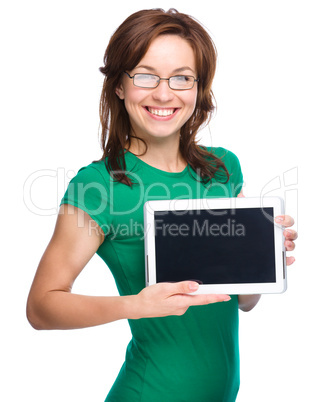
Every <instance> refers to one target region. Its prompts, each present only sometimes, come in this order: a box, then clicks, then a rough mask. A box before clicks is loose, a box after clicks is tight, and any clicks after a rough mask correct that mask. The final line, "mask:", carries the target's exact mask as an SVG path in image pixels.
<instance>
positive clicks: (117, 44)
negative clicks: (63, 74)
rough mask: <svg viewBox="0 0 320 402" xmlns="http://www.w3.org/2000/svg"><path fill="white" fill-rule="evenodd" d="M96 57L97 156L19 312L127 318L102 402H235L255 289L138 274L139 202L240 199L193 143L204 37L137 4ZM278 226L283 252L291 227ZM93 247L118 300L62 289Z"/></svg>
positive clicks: (53, 323)
mask: <svg viewBox="0 0 320 402" xmlns="http://www.w3.org/2000/svg"><path fill="white" fill-rule="evenodd" d="M104 62H105V66H104V67H102V68H101V69H100V70H101V72H102V73H103V74H104V75H105V81H104V86H103V90H102V96H101V104H100V116H101V124H102V146H103V150H104V153H103V157H102V158H101V160H99V161H95V162H92V163H91V164H89V165H88V166H86V167H83V168H82V169H80V170H79V172H78V173H77V175H76V176H75V178H74V179H72V181H71V182H70V184H69V186H68V189H67V191H66V193H65V196H64V197H63V199H62V202H61V209H60V211H59V215H58V219H57V223H56V228H55V231H54V234H53V237H52V239H51V241H50V243H49V245H48V247H47V249H46V251H45V252H44V255H43V257H42V259H41V261H40V264H39V267H38V270H37V273H36V275H35V279H34V282H33V285H32V288H31V290H30V295H29V299H28V305H27V314H28V319H29V321H30V323H31V325H32V326H33V327H34V328H36V329H69V328H83V327H89V326H95V325H100V324H105V323H108V322H111V321H114V320H119V319H128V320H129V324H130V327H131V331H132V340H131V342H130V343H129V345H128V348H127V354H126V360H125V363H124V364H123V367H122V369H121V371H120V373H119V375H118V377H117V380H116V381H115V383H114V385H113V387H112V389H111V390H110V392H109V394H108V396H107V398H106V401H109V402H111V401H117V402H118V401H121V402H135V401H139V402H142V401H147V402H150V401H153V402H157V401H159V402H160V401H161V402H163V401H166V402H169V401H174V402H177V401H190V402H191V401H192V402H194V401H199V402H205V401H230V402H231V401H234V400H235V399H236V395H237V392H238V388H239V350H238V309H239V308H240V309H242V310H244V311H249V310H250V309H252V308H253V307H254V306H255V305H256V303H257V302H258V300H259V298H260V296H259V295H251V296H243V295H242V296H232V297H230V296H228V295H190V293H192V292H193V291H195V290H196V289H197V287H198V284H197V283H196V282H193V281H185V282H179V283H161V284H157V285H153V286H150V287H147V288H145V276H144V240H143V236H144V232H143V204H144V202H146V201H147V200H150V199H164V198H166V199H175V198H201V197H203V196H206V197H237V196H242V192H241V187H242V183H243V178H242V173H241V168H240V164H239V161H238V159H237V157H236V156H235V155H234V154H233V153H232V152H230V151H227V150H225V149H223V148H206V147H200V146H199V145H197V144H196V140H195V137H196V134H197V132H198V130H199V128H200V127H201V126H202V125H203V124H204V123H206V122H207V121H208V120H209V118H210V115H211V114H212V112H213V110H214V105H213V95H212V92H211V84H212V80H213V77H214V73H215V66H216V51H215V47H214V44H213V43H212V40H211V39H210V37H209V35H208V34H207V32H206V31H205V30H204V29H203V28H202V26H201V25H200V24H199V23H198V22H196V21H195V20H194V19H192V18H191V17H189V16H186V15H184V14H180V13H178V12H176V11H175V10H169V11H168V12H164V11H163V10H159V9H157V10H144V11H141V12H137V13H135V14H133V15H132V16H130V17H129V18H128V19H127V20H126V21H124V23H123V24H122V25H121V26H120V27H119V28H118V30H117V31H116V32H115V33H114V35H113V36H112V38H111V40H110V43H109V45H108V47H107V50H106V53H105V59H104ZM280 219H282V224H283V226H291V225H292V224H293V220H292V218H291V217H288V216H283V217H280ZM284 233H285V236H286V247H287V250H293V248H294V242H293V240H294V239H295V238H296V237H297V234H296V232H294V231H291V233H289V231H288V232H286V231H285V232H284ZM95 253H97V254H98V255H99V256H100V257H101V258H102V259H103V260H104V261H105V262H106V264H107V265H108V267H109V268H110V270H111V271H112V273H113V275H114V278H115V281H116V284H117V287H118V290H119V293H120V296H117V297H89V296H82V295H77V294H73V293H71V289H72V284H73V282H74V281H75V279H76V278H77V276H78V275H79V274H80V272H81V270H82V269H83V268H84V266H85V265H86V264H87V263H88V261H89V260H90V259H91V257H92V256H93V255H94V254H95ZM292 262H293V258H291V259H288V264H291V263H292Z"/></svg>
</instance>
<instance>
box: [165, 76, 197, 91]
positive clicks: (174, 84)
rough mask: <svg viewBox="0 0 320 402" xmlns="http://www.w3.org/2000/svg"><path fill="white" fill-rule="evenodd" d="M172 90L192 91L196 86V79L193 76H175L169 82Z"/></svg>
mask: <svg viewBox="0 0 320 402" xmlns="http://www.w3.org/2000/svg"><path fill="white" fill-rule="evenodd" d="M169 85H170V88H172V89H191V88H193V85H194V77H192V76H191V75H175V76H174V77H171V78H170V80H169Z"/></svg>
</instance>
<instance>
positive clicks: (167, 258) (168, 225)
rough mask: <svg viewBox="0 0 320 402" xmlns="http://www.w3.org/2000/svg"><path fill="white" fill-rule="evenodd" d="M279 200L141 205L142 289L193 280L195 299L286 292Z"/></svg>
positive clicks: (218, 200) (256, 199)
mask: <svg viewBox="0 0 320 402" xmlns="http://www.w3.org/2000/svg"><path fill="white" fill-rule="evenodd" d="M283 213H284V203H283V200H282V199H281V198H279V197H263V198H260V197H241V198H240V197H239V198H204V199H174V200H152V201H147V202H146V203H145V204H144V230H145V232H144V233H145V236H144V242H145V270H146V285H147V286H148V285H152V284H155V283H158V282H178V281H184V280H195V281H197V282H199V284H200V286H199V290H197V292H195V293H194V294H196V293H216V294H221V293H222V294H260V293H282V292H284V291H285V290H286V286H287V285H286V283H287V280H286V278H287V274H286V255H285V254H286V253H285V246H284V236H283V227H282V226H281V225H278V224H276V223H275V221H274V218H275V217H276V216H278V215H282V214H283Z"/></svg>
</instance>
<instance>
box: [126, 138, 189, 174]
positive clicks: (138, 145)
mask: <svg viewBox="0 0 320 402" xmlns="http://www.w3.org/2000/svg"><path fill="white" fill-rule="evenodd" d="M147 145H148V149H147V152H146V153H144V152H145V150H146V147H145V145H144V143H143V142H142V141H140V140H136V139H134V138H132V137H131V145H130V148H128V144H127V146H126V149H127V150H128V151H130V152H132V153H134V154H135V155H137V157H138V158H139V159H141V160H142V161H144V162H146V163H147V164H148V165H150V166H153V167H155V168H157V169H160V170H164V171H166V172H182V171H183V170H184V169H185V167H186V165H187V162H186V161H185V160H184V159H183V157H182V155H181V153H180V149H179V142H177V141H175V142H174V143H171V144H170V145H169V144H168V143H163V142H158V143H148V144H147Z"/></svg>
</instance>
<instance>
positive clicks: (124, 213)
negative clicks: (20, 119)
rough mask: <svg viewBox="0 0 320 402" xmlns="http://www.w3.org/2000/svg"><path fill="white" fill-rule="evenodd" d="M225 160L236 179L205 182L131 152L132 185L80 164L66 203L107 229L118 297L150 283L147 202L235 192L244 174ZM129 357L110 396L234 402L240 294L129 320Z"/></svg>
mask: <svg viewBox="0 0 320 402" xmlns="http://www.w3.org/2000/svg"><path fill="white" fill-rule="evenodd" d="M208 150H210V151H211V152H213V153H214V154H215V155H216V156H218V157H220V158H222V160H223V161H224V163H225V165H226V167H227V169H228V172H229V173H230V179H229V181H228V182H227V183H226V184H223V183H222V181H225V178H224V180H221V181H219V180H218V179H217V180H216V179H213V180H212V181H211V182H209V183H207V184H205V185H204V184H202V183H201V182H200V180H199V176H198V175H197V173H196V172H195V171H194V170H192V168H191V167H190V166H187V167H186V168H185V169H184V170H183V171H182V172H179V173H171V172H165V171H162V170H159V169H157V168H154V167H152V166H150V165H148V164H147V163H145V162H143V161H142V160H141V159H139V158H138V157H136V156H135V155H134V154H132V153H131V152H127V153H126V154H125V160H126V169H127V174H128V176H129V177H130V178H131V179H133V181H134V182H135V184H134V185H133V186H132V187H129V186H127V185H125V184H122V183H119V182H115V181H114V180H113V179H112V178H111V176H110V174H109V173H108V171H107V169H106V167H105V164H104V161H99V162H93V163H91V164H90V165H88V166H86V167H83V168H81V169H80V170H79V171H78V173H77V175H76V176H75V177H74V178H73V179H72V180H71V182H70V184H69V186H68V188H67V191H66V193H65V195H64V197H63V199H62V201H61V204H65V203H67V204H72V205H74V206H76V207H78V208H81V209H82V210H84V211H86V212H87V213H88V214H89V215H90V216H91V217H92V218H93V219H94V220H95V221H96V222H97V223H98V224H99V225H100V227H101V229H103V231H104V233H105V240H104V242H103V243H102V244H101V246H100V247H99V249H98V250H97V254H98V255H99V256H100V257H101V258H102V259H103V261H105V263H106V264H107V266H108V267H109V269H110V270H111V272H112V274H113V276H114V278H115V282H116V285H117V288H118V290H119V294H120V295H133V294H137V293H139V292H140V291H141V290H142V289H143V288H144V287H145V261H144V229H143V204H144V203H145V202H146V201H148V200H153V199H178V198H204V197H207V198H209V197H236V196H237V195H238V194H239V192H240V190H241V187H242V183H243V179H242V173H241V168H240V164H239V161H238V158H237V157H236V156H235V155H234V154H233V153H232V152H230V151H227V150H226V149H224V148H208ZM129 325H130V328H131V332H132V340H131V341H130V343H129V345H128V347H127V352H126V359H125V362H124V364H123V366H122V368H121V370H120V373H119V374H118V377H117V379H116V381H115V383H114V385H113V387H112V388H111V390H110V392H109V394H108V396H107V398H106V402H164V401H165V402H180V401H181V402H182V401H184V402H195V401H196V402H209V401H210V402H213V401H214V402H222V401H224V402H234V401H235V399H236V396H237V392H238V389H239V346H238V299H237V296H232V298H231V300H230V301H229V302H226V303H216V304H210V305H207V306H195V307H190V308H189V309H188V310H187V312H186V313H185V314H184V315H182V316H169V317H162V318H146V319H138V320H129Z"/></svg>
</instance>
